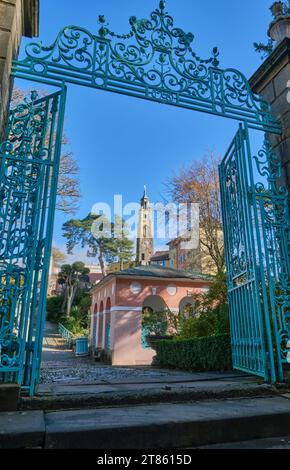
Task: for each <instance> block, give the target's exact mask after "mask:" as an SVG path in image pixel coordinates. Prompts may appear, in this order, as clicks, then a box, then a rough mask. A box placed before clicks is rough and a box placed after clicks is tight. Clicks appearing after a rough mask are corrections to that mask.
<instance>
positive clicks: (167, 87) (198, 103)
mask: <svg viewBox="0 0 290 470" xmlns="http://www.w3.org/2000/svg"><path fill="white" fill-rule="evenodd" d="M129 22H130V26H131V29H130V32H129V33H128V34H124V35H119V34H115V33H114V32H112V31H111V30H110V29H109V27H108V25H107V23H106V19H105V17H104V16H100V17H99V23H100V29H99V32H98V35H94V34H92V33H91V32H89V31H87V30H86V29H84V28H81V27H77V26H68V27H66V28H64V29H63V30H62V31H61V32H60V33H59V34H58V36H57V38H56V40H55V42H54V43H53V44H52V45H51V46H48V47H47V46H44V45H43V43H42V42H31V43H29V44H28V45H27V46H26V57H25V58H24V60H21V61H14V64H13V75H14V76H16V77H20V78H28V79H30V80H31V79H32V78H34V79H36V80H40V81H45V82H57V83H58V82H62V83H64V82H65V83H74V84H78V85H84V86H88V87H92V88H96V89H101V90H106V91H111V92H115V93H121V94H124V95H129V96H134V97H137V98H142V99H146V100H150V101H156V102H159V103H165V104H169V105H173V106H178V107H181V108H187V109H192V110H197V111H202V112H205V113H209V114H215V115H219V116H223V117H227V118H231V119H237V120H239V121H244V122H247V123H248V125H249V127H252V128H255V129H259V130H263V131H265V132H271V133H276V134H277V133H280V132H281V130H280V126H279V123H278V122H277V121H275V119H274V118H273V117H272V115H271V109H270V106H269V105H268V104H267V103H266V102H265V101H264V100H263V99H262V98H261V97H260V96H258V95H255V94H254V93H253V92H252V90H251V88H250V85H249V83H248V81H247V79H246V77H245V76H244V75H243V74H242V73H241V72H240V71H238V70H235V69H231V68H230V69H225V70H223V69H221V68H219V61H218V56H219V52H218V49H217V48H214V49H213V52H212V57H210V58H209V59H207V60H204V59H202V58H200V57H199V56H198V55H197V54H196V53H195V52H194V50H193V49H192V42H193V40H194V35H193V34H192V33H186V32H184V31H183V30H182V29H180V28H176V27H175V26H174V20H173V18H172V17H171V16H170V15H169V14H168V13H167V11H166V3H165V1H160V4H159V8H157V9H156V10H154V11H153V12H152V13H151V15H150V18H149V19H142V20H138V19H137V18H136V17H135V16H132V17H131V18H130V20H129Z"/></svg>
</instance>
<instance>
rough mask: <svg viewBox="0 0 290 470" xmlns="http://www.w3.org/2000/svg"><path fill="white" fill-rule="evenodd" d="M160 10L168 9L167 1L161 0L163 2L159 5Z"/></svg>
mask: <svg viewBox="0 0 290 470" xmlns="http://www.w3.org/2000/svg"><path fill="white" fill-rule="evenodd" d="M159 8H160V10H165V8H166V2H165V0H161V2H160V3H159Z"/></svg>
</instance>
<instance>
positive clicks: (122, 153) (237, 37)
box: [18, 0, 272, 247]
mask: <svg viewBox="0 0 290 470" xmlns="http://www.w3.org/2000/svg"><path fill="white" fill-rule="evenodd" d="M158 3H159V0H82V2H76V1H75V0H49V1H41V2H40V4H41V10H40V40H42V41H43V42H44V44H46V45H49V44H50V43H51V42H53V40H54V39H55V37H56V35H57V33H58V32H59V30H60V29H62V28H63V27H64V26H66V25H78V26H82V27H85V28H87V29H89V30H90V31H92V32H97V31H98V29H99V25H98V22H97V20H98V15H99V14H104V15H105V17H106V19H107V21H108V22H109V24H110V29H112V30H113V31H115V32H118V33H127V32H128V30H129V23H128V19H129V17H130V16H132V15H135V16H137V17H138V18H145V17H148V16H149V14H150V12H151V11H152V10H153V9H155V8H156V6H157V5H158ZM271 3H272V2H271V1H269V0H254V1H253V0H244V1H243V2H241V1H240V0H219V1H214V0H207V1H204V0H168V2H167V10H168V11H169V13H170V14H172V16H173V17H174V18H175V24H176V26H177V27H181V28H182V29H184V30H185V31H187V32H189V31H191V32H193V33H194V35H195V40H194V43H193V48H194V50H195V51H196V52H197V53H198V55H200V56H201V57H204V58H208V57H209V56H210V55H211V50H212V48H213V47H214V46H217V47H218V48H219V50H220V66H221V67H223V68H227V67H233V68H237V69H239V70H240V71H242V72H243V73H244V74H245V75H246V76H247V77H250V76H251V74H252V73H253V72H254V71H255V70H256V69H257V67H258V66H259V65H260V64H261V59H260V56H259V54H257V53H256V52H255V51H254V48H253V42H254V41H267V36H266V33H267V27H268V24H269V22H270V20H271V15H270V11H269V7H270V5H271ZM26 43H27V40H24V41H23V45H22V48H23V47H24V45H25V44H26ZM18 84H19V85H21V86H22V87H25V86H27V83H23V82H20V81H19V83H18ZM29 87H31V84H29ZM237 126H238V123H237V122H235V121H229V120H224V119H222V118H218V117H214V116H208V115H204V114H201V113H196V112H192V111H187V110H182V109H178V108H173V107H170V106H166V105H163V106H162V105H159V104H155V103H150V102H145V101H143V100H137V99H134V98H128V97H124V96H119V95H114V94H110V93H106V92H101V91H98V90H92V89H86V88H82V87H76V86H69V94H68V104H67V111H66V121H65V129H66V133H67V135H68V137H69V139H70V146H71V150H72V151H73V153H74V155H75V157H76V159H77V161H78V164H79V166H80V170H81V173H80V179H81V190H82V195H83V197H82V201H81V208H80V211H79V212H78V214H77V215H76V216H77V217H84V216H85V215H86V214H87V213H88V212H89V211H90V209H91V208H92V206H93V205H94V204H95V203H96V202H99V201H102V202H107V203H109V204H112V202H113V196H114V194H123V197H124V202H125V203H126V202H131V201H139V199H140V197H141V196H142V191H143V186H144V184H146V185H147V187H148V192H149V195H150V197H151V200H152V201H153V202H158V201H160V199H161V197H162V195H163V194H164V191H165V189H164V183H165V182H166V180H167V179H168V178H169V177H170V176H171V175H172V174H173V172H174V171H178V170H179V169H180V168H182V167H183V166H185V165H188V164H189V163H190V162H191V161H193V160H195V159H199V158H201V157H202V156H203V154H204V153H205V152H206V151H207V150H208V149H213V150H214V151H215V152H216V153H217V154H221V155H222V154H224V153H225V151H226V150H227V147H228V146H229V143H230V141H231V139H232V137H233V134H234V132H235V131H236V129H237ZM66 220H67V217H66V216H63V215H61V214H57V217H56V225H55V235H54V239H55V243H56V244H57V245H58V246H60V247H61V246H62V245H63V244H64V242H63V239H62V237H61V226H62V223H63V222H65V221H66Z"/></svg>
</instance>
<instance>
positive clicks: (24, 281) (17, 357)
mask: <svg viewBox="0 0 290 470" xmlns="http://www.w3.org/2000/svg"><path fill="white" fill-rule="evenodd" d="M65 100H66V87H63V88H62V89H61V90H60V91H58V92H56V93H53V94H52V95H49V96H46V97H44V98H41V99H36V93H35V92H32V97H31V102H29V101H27V102H26V103H23V104H21V105H19V106H17V107H16V108H15V109H14V110H12V111H11V112H10V115H9V120H8V126H7V131H6V134H7V136H8V138H9V139H10V140H6V141H5V142H4V143H3V144H2V145H1V147H0V158H1V174H0V221H1V229H2V230H1V244H0V246H1V262H0V293H1V297H0V327H1V329H0V380H1V379H2V381H3V380H4V381H5V382H6V381H13V382H15V381H16V382H17V383H19V384H22V388H23V390H26V391H27V392H29V393H30V394H31V395H33V394H34V393H35V390H36V386H37V381H38V377H39V367H40V358H41V349H42V338H43V326H44V320H45V311H46V292H47V281H48V269H49V261H50V255H51V244H52V234H53V222H54V213H55V201H56V189H57V182H58V168H59V161H60V149H61V141H62V132H63V118H64V108H65Z"/></svg>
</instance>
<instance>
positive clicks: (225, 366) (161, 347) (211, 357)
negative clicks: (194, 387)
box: [154, 335, 232, 371]
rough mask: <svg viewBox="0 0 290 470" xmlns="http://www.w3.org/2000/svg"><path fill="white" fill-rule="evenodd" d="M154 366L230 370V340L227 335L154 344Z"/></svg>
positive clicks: (198, 369)
mask: <svg viewBox="0 0 290 470" xmlns="http://www.w3.org/2000/svg"><path fill="white" fill-rule="evenodd" d="M156 352H157V355H156V357H155V359H154V365H156V366H158V367H167V368H174V369H183V370H195V371H226V370H231V369H232V355H231V340H230V337H229V336H228V335H220V336H212V337H209V338H194V339H190V340H174V341H170V340H168V341H167V340H162V341H157V343H156Z"/></svg>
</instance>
